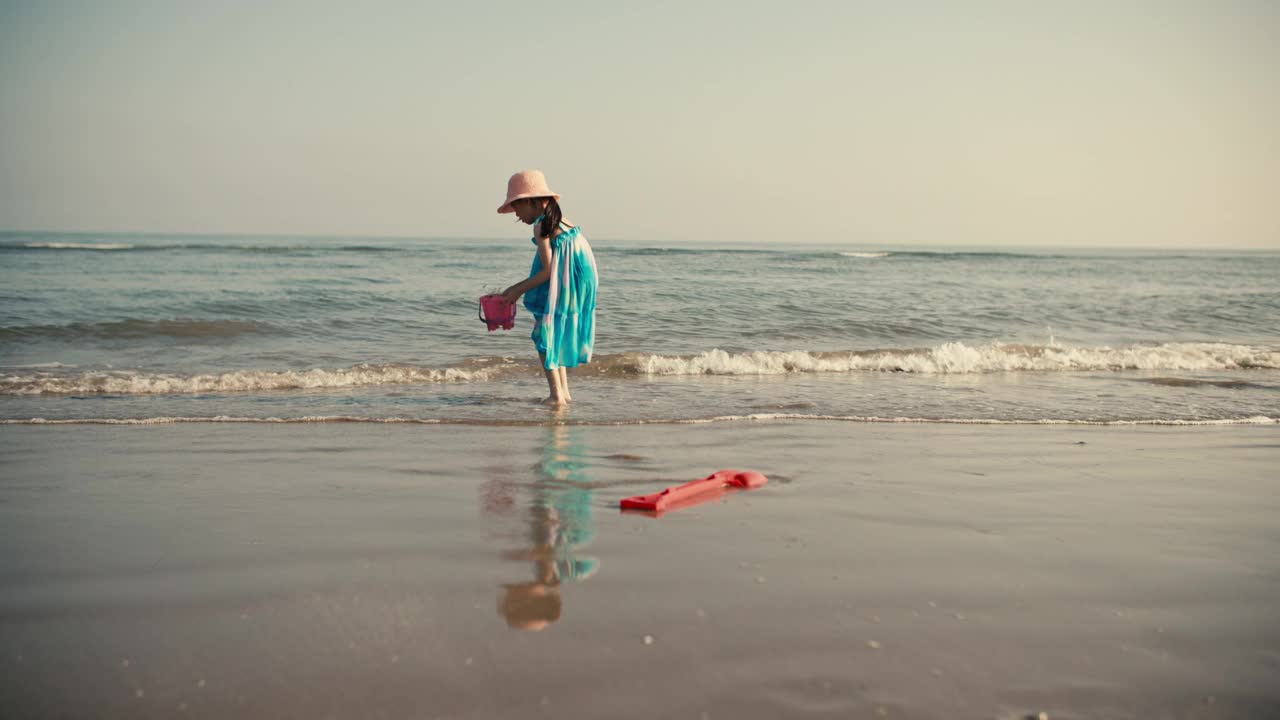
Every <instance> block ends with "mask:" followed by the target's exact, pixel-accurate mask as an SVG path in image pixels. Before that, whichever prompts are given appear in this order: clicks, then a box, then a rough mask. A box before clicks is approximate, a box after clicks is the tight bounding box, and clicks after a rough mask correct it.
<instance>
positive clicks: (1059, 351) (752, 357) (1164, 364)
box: [637, 343, 1280, 375]
mask: <svg viewBox="0 0 1280 720" xmlns="http://www.w3.org/2000/svg"><path fill="white" fill-rule="evenodd" d="M637 362H638V364H639V370H640V371H641V372H643V373H645V374H649V375H784V374H788V373H847V372H857V371H891V372H909V373H942V374H967V373H990V372H1011V371H1038V372H1052V371H1059V372H1061V371H1083V370H1239V369H1257V368H1268V369H1275V368H1280V351H1277V350H1274V349H1269V348H1260V347H1252V346H1247V345H1230V344H1226V343H1168V344H1164V345H1154V346H1138V345H1134V346H1128V347H1119V348H1111V347H1069V346H1059V345H1006V344H998V343H992V344H988V345H965V344H964V343H946V344H943V345H939V346H937V347H934V348H928V349H922V350H884V351H868V352H849V353H830V352H828V353H815V352H804V351H769V352H766V351H758V352H747V353H728V352H725V351H723V350H718V349H717V350H710V351H708V352H704V353H702V354H700V355H695V356H692V357H678V356H666V355H649V356H642V357H640V358H638V360H637Z"/></svg>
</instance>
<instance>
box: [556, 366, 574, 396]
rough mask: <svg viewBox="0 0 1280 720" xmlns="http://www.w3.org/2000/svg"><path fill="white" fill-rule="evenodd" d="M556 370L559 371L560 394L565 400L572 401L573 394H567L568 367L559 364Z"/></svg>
mask: <svg viewBox="0 0 1280 720" xmlns="http://www.w3.org/2000/svg"><path fill="white" fill-rule="evenodd" d="M556 372H558V373H560V396H561V397H563V398H564V401H565V402H573V396H572V395H570V394H569V369H568V368H566V367H563V366H561V367H560V368H558V369H557V370H556Z"/></svg>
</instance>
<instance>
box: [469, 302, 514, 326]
mask: <svg viewBox="0 0 1280 720" xmlns="http://www.w3.org/2000/svg"><path fill="white" fill-rule="evenodd" d="M478 314H479V316H480V322H482V323H484V324H486V325H488V326H489V332H493V331H494V330H497V329H498V328H502V329H503V330H510V329H511V328H513V327H515V326H516V306H515V305H514V304H512V303H509V302H507V299H506V298H504V297H502V296H501V295H485V296H484V297H482V298H480V309H479V311H478Z"/></svg>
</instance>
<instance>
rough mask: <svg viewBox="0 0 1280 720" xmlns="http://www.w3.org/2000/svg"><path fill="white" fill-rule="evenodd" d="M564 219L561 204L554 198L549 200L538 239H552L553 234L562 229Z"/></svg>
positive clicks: (539, 227) (539, 228)
mask: <svg viewBox="0 0 1280 720" xmlns="http://www.w3.org/2000/svg"><path fill="white" fill-rule="evenodd" d="M562 217H563V216H562V215H561V214H560V203H558V202H556V199H555V198H553V197H549V198H547V206H546V207H545V208H543V209H542V224H541V225H539V226H538V237H544V238H549V237H551V233H553V232H555V231H556V228H558V227H560V220H561V218H562Z"/></svg>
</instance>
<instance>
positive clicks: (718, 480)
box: [622, 470, 769, 513]
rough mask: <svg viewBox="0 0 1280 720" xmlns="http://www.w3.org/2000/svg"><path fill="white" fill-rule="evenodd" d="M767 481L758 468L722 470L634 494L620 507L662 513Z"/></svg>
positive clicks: (760, 484) (753, 486)
mask: <svg viewBox="0 0 1280 720" xmlns="http://www.w3.org/2000/svg"><path fill="white" fill-rule="evenodd" d="M767 482H769V478H766V477H765V476H764V475H761V474H760V473H758V472H750V471H744V470H721V471H720V472H718V473H713V474H711V475H708V476H707V477H704V478H702V479H701V480H694V481H692V482H687V483H685V484H683V485H677V486H675V487H669V488H667V489H666V490H663V491H662V492H658V493H653V494H652V495H637V496H635V497H629V498H624V499H623V500H622V509H623V510H647V511H649V512H655V513H661V512H663V511H666V510H675V509H676V508H680V507H687V506H689V505H697V504H699V503H704V502H707V501H708V500H714V499H716V498H717V497H720V495H722V494H723V493H724V491H725V490H738V489H741V490H750V489H751V488H758V487H760V486H762V485H764V484H765V483H767Z"/></svg>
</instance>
